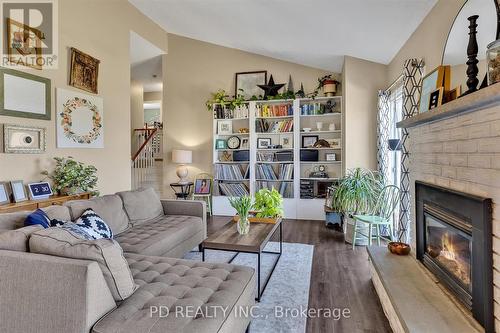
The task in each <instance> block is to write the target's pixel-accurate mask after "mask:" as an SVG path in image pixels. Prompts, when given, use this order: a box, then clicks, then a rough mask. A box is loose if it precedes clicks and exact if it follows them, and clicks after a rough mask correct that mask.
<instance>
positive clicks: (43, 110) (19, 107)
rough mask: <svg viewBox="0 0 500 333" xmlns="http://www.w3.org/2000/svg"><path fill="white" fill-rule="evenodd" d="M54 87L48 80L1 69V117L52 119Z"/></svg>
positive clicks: (8, 69)
mask: <svg viewBox="0 0 500 333" xmlns="http://www.w3.org/2000/svg"><path fill="white" fill-rule="evenodd" d="M51 92H52V85H51V81H50V79H48V78H45V77H41V76H38V75H33V74H29V73H25V72H21V71H18V70H15V69H10V68H3V67H0V115H2V116H10V117H21V118H32V119H42V120H50V119H51V103H52V98H51V97H52V93H51Z"/></svg>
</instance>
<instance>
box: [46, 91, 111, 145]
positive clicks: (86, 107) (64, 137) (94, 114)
mask: <svg viewBox="0 0 500 333" xmlns="http://www.w3.org/2000/svg"><path fill="white" fill-rule="evenodd" d="M56 112H57V123H56V130H57V147H58V148H103V147H104V109H103V100H102V98H101V97H98V96H92V95H87V94H81V93H78V92H75V91H71V90H66V89H60V88H59V89H57V109H56Z"/></svg>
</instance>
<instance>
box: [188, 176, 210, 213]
mask: <svg viewBox="0 0 500 333" xmlns="http://www.w3.org/2000/svg"><path fill="white" fill-rule="evenodd" d="M198 179H210V193H208V194H196V193H195V192H196V180H198ZM213 187H214V179H213V177H212V175H211V174H209V173H199V174H197V175H196V177H195V179H194V190H193V197H192V198H193V200H201V201H205V202H206V203H207V213H208V214H209V215H210V216H212V191H213Z"/></svg>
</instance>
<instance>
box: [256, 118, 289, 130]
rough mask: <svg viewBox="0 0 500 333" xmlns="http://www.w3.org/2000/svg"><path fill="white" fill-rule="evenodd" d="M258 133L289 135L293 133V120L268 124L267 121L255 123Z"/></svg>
mask: <svg viewBox="0 0 500 333" xmlns="http://www.w3.org/2000/svg"><path fill="white" fill-rule="evenodd" d="M255 130H256V132H257V133H287V132H292V131H293V119H286V120H280V121H272V122H268V121H267V120H265V119H257V120H256V121H255Z"/></svg>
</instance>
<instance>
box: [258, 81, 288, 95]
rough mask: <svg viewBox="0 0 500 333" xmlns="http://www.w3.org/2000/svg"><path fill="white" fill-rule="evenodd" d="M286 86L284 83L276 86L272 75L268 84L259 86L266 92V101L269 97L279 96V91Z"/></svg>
mask: <svg viewBox="0 0 500 333" xmlns="http://www.w3.org/2000/svg"><path fill="white" fill-rule="evenodd" d="M284 85H285V84H284V83H280V84H275V83H274V79H273V76H272V75H271V77H270V78H269V82H268V83H267V84H258V85H257V86H258V87H259V88H260V89H262V90H264V99H267V97H269V96H276V95H277V94H278V90H280V89H281V88H283V86H284Z"/></svg>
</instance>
